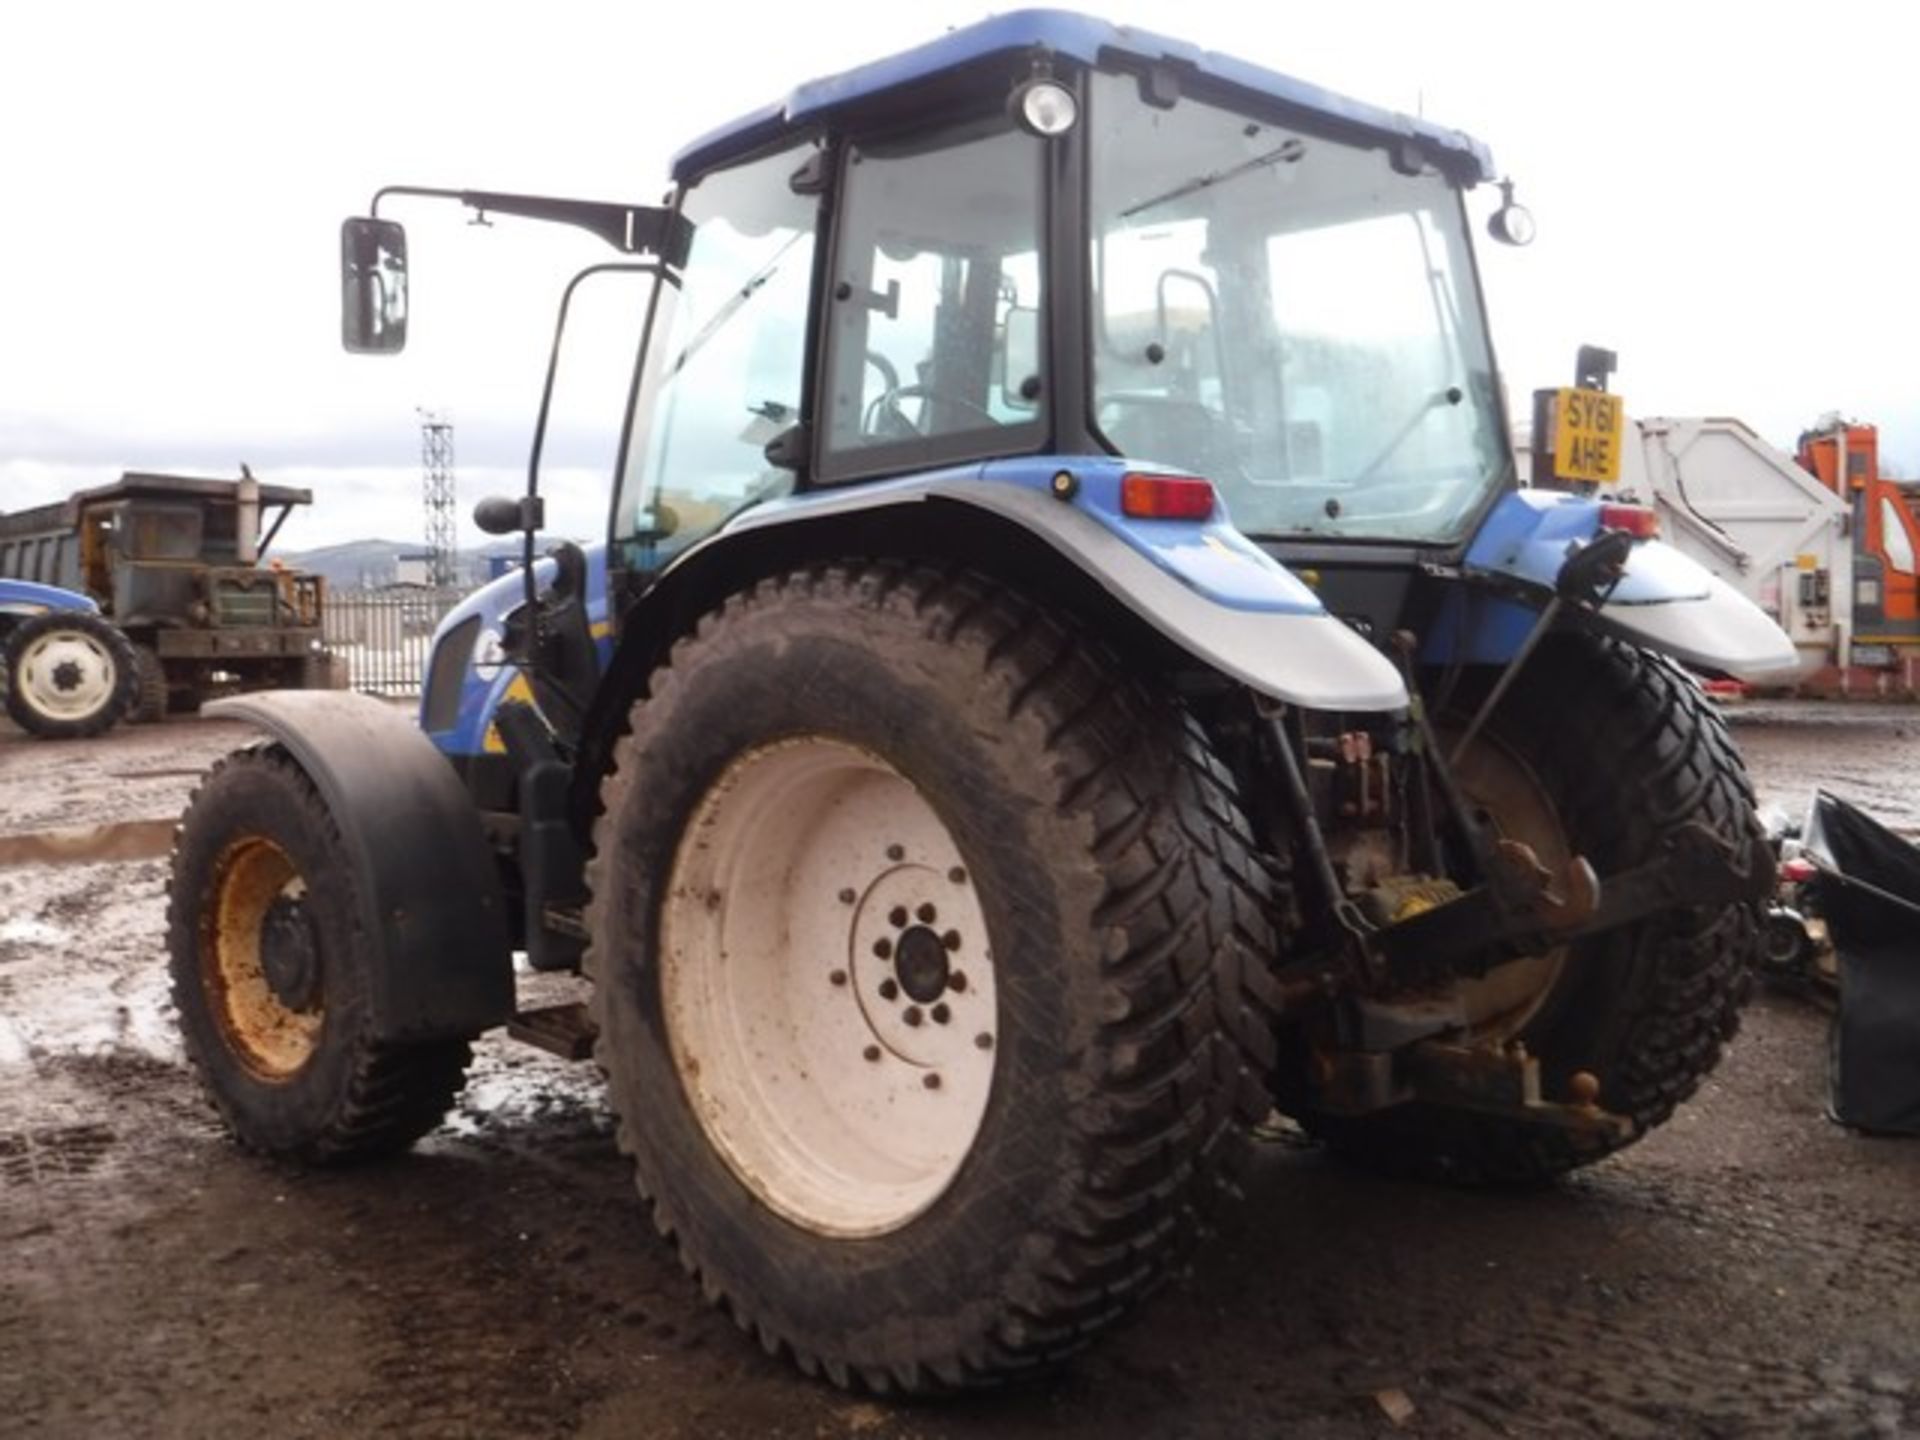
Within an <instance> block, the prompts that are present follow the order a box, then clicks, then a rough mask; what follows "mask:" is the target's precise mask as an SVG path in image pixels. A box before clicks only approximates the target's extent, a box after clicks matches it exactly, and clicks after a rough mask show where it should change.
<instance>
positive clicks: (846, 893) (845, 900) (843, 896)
mask: <svg viewBox="0 0 1920 1440" xmlns="http://www.w3.org/2000/svg"><path fill="white" fill-rule="evenodd" d="M857 898H858V897H857V896H856V895H855V894H854V893H853V890H852V888H851V887H849V888H847V889H845V890H842V891H841V892H840V903H841V904H842V905H851V904H852V903H853V902H854V901H855V900H856V899H857Z"/></svg>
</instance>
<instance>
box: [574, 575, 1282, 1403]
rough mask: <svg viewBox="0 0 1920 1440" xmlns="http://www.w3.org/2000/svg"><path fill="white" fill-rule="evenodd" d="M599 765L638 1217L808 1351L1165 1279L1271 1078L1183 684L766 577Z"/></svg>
mask: <svg viewBox="0 0 1920 1440" xmlns="http://www.w3.org/2000/svg"><path fill="white" fill-rule="evenodd" d="M631 725H632V729H631V733H630V734H629V735H628V736H627V737H626V738H624V739H623V740H622V741H621V742H620V744H619V746H618V747H617V750H616V753H615V770H614V773H613V774H612V775H611V777H610V778H609V780H608V781H607V783H606V785H605V786H604V789H603V794H602V799H603V801H604V810H603V813H602V815H601V817H600V819H599V821H598V823H597V825H596V828H595V837H594V838H595V845H596V858H595V859H594V861H593V863H592V866H591V869H590V880H591V888H592V891H593V899H592V903H591V906H590V909H589V912H588V927H589V930H590V933H591V936H592V939H591V942H590V949H589V954H588V961H587V963H588V967H589V970H590V972H591V973H592V974H593V976H594V979H595V982H596V983H595V987H594V988H595V996H594V1001H593V1005H594V1009H595V1012H596V1018H597V1020H598V1023H599V1032H600V1038H599V1048H598V1054H599V1059H600V1062H601V1064H602V1065H603V1067H604V1068H605V1069H606V1071H607V1074H608V1077H609V1081H610V1091H611V1098H612V1102H613V1106H614V1109H615V1112H616V1114H617V1115H618V1117H619V1122H620V1124H619V1137H620V1144H621V1146H622V1148H623V1149H624V1150H626V1151H627V1152H628V1153H629V1154H631V1156H632V1157H633V1160H634V1165H635V1171H636V1175H637V1180H638V1185H639V1188H640V1191H641V1193H642V1194H643V1195H644V1196H645V1197H646V1198H647V1199H648V1200H650V1201H651V1204H652V1207H653V1215H654V1220H655V1223H656V1224H657V1225H658V1227H659V1228H660V1230H661V1231H662V1233H664V1234H666V1235H667V1236H669V1237H671V1238H672V1240H673V1241H674V1243H675V1244H676V1245H677V1247H678V1248H679V1252H680V1256H681V1259H682V1261H683V1263H684V1264H685V1265H686V1267H687V1268H688V1270H689V1271H691V1272H692V1273H694V1274H696V1275H697V1276H698V1277H699V1278H700V1280H701V1283H702V1285H703V1286H704V1288H705V1290H706V1293H707V1294H708V1296H709V1297H710V1298H712V1299H714V1300H716V1301H718V1302H720V1303H722V1304H724V1305H725V1306H726V1307H727V1308H728V1309H729V1310H730V1311H731V1312H732V1314H733V1316H734V1318H735V1319H736V1321H737V1322H738V1323H739V1324H740V1325H741V1327H742V1328H743V1329H748V1330H750V1331H752V1332H754V1333H755V1334H757V1336H758V1338H759V1339H760V1341H761V1343H762V1344H763V1345H764V1346H765V1348H766V1349H767V1350H768V1351H769V1352H770V1353H773V1352H778V1351H780V1350H786V1351H789V1352H791V1353H792V1355H793V1356H794V1357H795V1359H796V1360H797V1361H798V1363H799V1364H800V1366H801V1367H802V1368H803V1369H804V1370H806V1371H807V1372H808V1373H809V1374H814V1373H820V1372H824V1373H825V1374H826V1375H827V1376H829V1377H830V1378H831V1379H832V1380H833V1381H834V1382H835V1383H837V1384H840V1385H858V1386H863V1387H865V1388H868V1389H871V1390H873V1391H877V1392H889V1391H903V1392H921V1391H929V1390H940V1389H951V1388H956V1387H960V1386H968V1385H977V1384H984V1383H991V1382H994V1381H998V1380H1002V1379H1005V1378H1007V1377H1009V1376H1014V1375H1019V1374H1023V1373H1030V1372H1033V1371H1035V1370H1036V1369H1038V1368H1039V1367H1041V1366H1044V1365H1045V1364H1047V1363H1048V1362H1051V1361H1054V1360H1057V1359H1059V1358H1060V1357H1062V1356H1065V1355H1066V1354H1068V1353H1069V1352H1071V1351H1073V1350H1075V1349H1077V1348H1079V1347H1080V1346H1081V1345H1082V1344H1083V1343H1084V1342H1085V1341H1086V1340H1087V1339H1088V1337H1089V1336H1091V1335H1092V1334H1093V1333H1094V1332H1095V1331H1096V1330H1098V1329H1100V1328H1101V1327H1102V1326H1104V1325H1106V1324H1107V1323H1108V1322H1110V1321H1111V1320H1113V1319H1115V1318H1117V1316H1118V1315H1119V1314H1120V1313H1121V1312H1122V1311H1124V1310H1126V1309H1127V1308H1128V1307H1129V1306H1130V1304H1131V1303H1132V1301H1133V1300H1134V1298H1135V1297H1137V1296H1139V1295H1140V1294H1142V1293H1143V1292H1145V1291H1146V1290H1148V1289H1150V1288H1151V1287H1152V1286H1153V1284H1154V1283H1155V1282H1157V1281H1159V1280H1161V1279H1163V1278H1164V1277H1165V1276H1166V1275H1167V1273H1168V1271H1169V1269H1170V1267H1171V1265H1172V1264H1173V1263H1174V1260H1175V1257H1176V1256H1177V1255H1178V1254H1179V1253H1180V1252H1181V1250H1182V1249H1183V1247H1184V1243H1185V1242H1186V1241H1187V1240H1189V1239H1190V1238H1191V1237H1192V1236H1193V1235H1194V1233H1195V1231H1196V1229H1197V1227H1198V1226H1199V1224H1200V1218H1201V1216H1202V1215H1204V1214H1205V1212H1206V1211H1207V1210H1208V1209H1209V1207H1210V1206H1211V1205H1212V1203H1213V1202H1214V1200H1215V1199H1216V1198H1217V1196H1218V1193H1219V1192H1220V1191H1221V1190H1222V1188H1223V1182H1224V1180H1225V1179H1226V1177H1227V1175H1228V1173H1229V1171H1230V1169H1231V1166H1232V1164H1233V1162H1234V1160H1235V1157H1236V1156H1237V1155H1238V1153H1239V1150H1240V1146H1239V1144H1238V1141H1239V1138H1240V1133H1241V1131H1242V1130H1243V1128H1244V1127H1245V1126H1246V1125H1247V1124H1249V1123H1250V1122H1251V1121H1253V1120H1255V1119H1257V1118H1259V1116H1260V1115H1261V1114H1262V1113H1263V1112H1264V1110H1265V1107H1266V1100H1265V1092H1264V1088H1263V1086H1262V1085H1261V1083H1260V1076H1261V1075H1262V1074H1263V1073H1264V1069H1265V1067H1266V1065H1267V1064H1268V1059H1269V1050H1270V1036H1269V1032H1268V1029H1267V1026H1266V1023H1265V1022H1264V1020H1263V1019H1262V1018H1261V1016H1260V1013H1259V1012H1260V994H1259V992H1260V989H1261V984H1262V982H1261V980H1260V978H1259V975H1260V971H1259V966H1260V960H1259V957H1260V956H1263V955H1264V954H1266V953H1268V948H1269V944H1270V937H1269V935H1268V933H1267V928H1266V921H1265V919H1264V918H1263V917H1264V916H1265V915H1266V913H1267V905H1266V897H1265V888H1266V881H1265V880H1264V879H1263V878H1262V875H1263V872H1262V871H1261V870H1260V869H1259V868H1258V867H1257V866H1256V865H1255V864H1254V863H1253V861H1252V858H1251V855H1250V844H1251V842H1250V840H1249V836H1248V831H1247V826H1246V822H1245V820H1244V818H1243V817H1242V815H1241V812H1240V808H1239V805H1238V802H1237V799H1236V797H1235V794H1234V790H1233V786H1232V781H1231V779H1230V778H1229V776H1228V774H1227V772H1226V770H1225V769H1224V767H1223V766H1222V765H1221V764H1220V763H1219V762H1218V761H1217V760H1216V759H1215V758H1214V756H1213V754H1212V753H1211V751H1210V750H1209V748H1208V745H1207V741H1206V739H1205V738H1204V736H1203V735H1202V733H1201V732H1200V730H1199V729H1198V727H1197V726H1196V725H1195V723H1194V722H1193V720H1192V719H1191V718H1190V717H1189V716H1188V715H1187V714H1186V713H1185V712H1184V710H1183V708H1182V707H1181V706H1180V705H1179V704H1178V703H1177V702H1175V701H1174V700H1173V699H1171V698H1170V697H1169V696H1167V695H1165V694H1163V693H1160V692H1159V691H1157V690H1155V689H1153V688H1150V687H1148V686H1146V685H1143V684H1141V683H1139V682H1138V681H1135V680H1133V679H1130V678H1129V677H1128V676H1127V675H1126V674H1125V673H1124V672H1123V671H1122V670H1121V668H1120V667H1119V665H1118V664H1117V662H1116V661H1115V660H1114V659H1113V657H1111V656H1109V655H1107V654H1105V653H1104V652H1103V651H1102V650H1101V648H1100V647H1099V646H1098V645H1097V644H1096V643H1095V642H1094V641H1093V640H1092V639H1091V638H1090V637H1089V636H1088V635H1087V634H1085V633H1083V632H1082V631H1080V630H1078V629H1077V628H1075V627H1073V626H1072V625H1070V624H1069V623H1067V622H1066V621H1065V620H1064V619H1063V618H1062V617H1061V616H1060V615H1059V614H1058V613H1057V612H1054V611H1050V610H1047V609H1043V608H1042V607H1039V606H1036V605H1033V604H1031V603H1029V602H1027V601H1025V600H1023V599H1022V598H1020V597H1019V596H1017V595H1015V594H1012V593H1010V592H1009V591H1008V590H1006V589H1005V588H1004V587H1002V586H1000V585H999V584H997V583H995V582H993V581H990V580H987V579H985V578H982V577H980V576H977V575H972V574H966V573H960V574H937V573H934V572H932V571H929V570H925V569H915V568H908V567H905V566H899V565H891V564H885V565H883V564H873V565H866V566H846V567H822V568H819V569H813V570H808V571H805V572H799V573H794V574H790V575H787V576H785V577H783V578H781V579H778V580H772V581H766V582H763V583H761V584H759V585H758V586H756V587H755V588H754V589H752V590H751V591H749V592H746V593H743V594H740V595H737V596H735V597H733V598H732V599H730V600H728V601H727V602H726V603H725V604H724V605H722V606H721V607H720V608H719V609H717V610H715V611H713V612H712V613H710V614H708V615H707V616H706V617H705V618H703V619H702V620H701V621H700V622H699V625H698V628H697V629H696V630H695V631H694V633H693V634H691V635H690V636H688V637H687V638H685V639H683V640H682V641H680V643H679V644H677V645H676V646H675V647H674V650H673V653H672V656H671V658H670V661H669V663H667V664H665V665H663V666H662V667H661V668H660V669H659V670H658V671H656V672H655V674H654V675H653V676H652V677H651V680H650V682H649V693H648V694H647V695H646V697H645V698H644V699H643V700H642V701H640V702H639V703H638V704H637V705H636V706H635V707H634V709H633V711H632V714H631Z"/></svg>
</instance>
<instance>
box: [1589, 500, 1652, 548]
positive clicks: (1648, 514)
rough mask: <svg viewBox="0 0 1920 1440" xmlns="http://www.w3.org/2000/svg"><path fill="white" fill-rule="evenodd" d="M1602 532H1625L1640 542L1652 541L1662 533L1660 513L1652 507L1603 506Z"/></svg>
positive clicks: (1601, 517)
mask: <svg viewBox="0 0 1920 1440" xmlns="http://www.w3.org/2000/svg"><path fill="white" fill-rule="evenodd" d="M1600 528H1601V529H1602V530H1624V531H1626V532H1627V533H1628V534H1629V535H1632V536H1633V537H1635V538H1636V539H1639V540H1651V539H1653V538H1654V536H1656V535H1658V534H1659V533H1660V512H1659V511H1657V510H1655V509H1654V508H1653V507H1652V506H1651V505H1602V506H1601V507H1600Z"/></svg>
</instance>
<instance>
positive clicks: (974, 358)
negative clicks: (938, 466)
mask: <svg viewBox="0 0 1920 1440" xmlns="http://www.w3.org/2000/svg"><path fill="white" fill-rule="evenodd" d="M1041 145H1042V142H1041V141H1039V140H1037V139H1035V138H1034V137H1032V136H1030V135H1027V134H1025V133H1024V132H1021V131H1019V130H1016V129H1014V128H1013V127H1012V126H1011V125H1010V124H1008V123H1006V122H1005V121H1003V120H1001V119H999V118H996V119H994V120H993V121H991V122H986V123H980V124H972V125H967V126H962V127H956V128H950V129H947V130H943V131H940V132H938V133H936V134H933V135H929V136H923V137H920V138H919V139H917V140H915V141H913V142H911V143H907V144H899V143H893V142H889V143H888V144H886V145H876V146H860V145H854V146H850V147H849V151H848V155H847V161H846V170H845V178H844V183H843V196H842V202H841V207H842V208H841V217H842V218H841V240H840V247H839V253H838V255H837V256H836V258H835V264H834V271H833V283H832V286H831V294H830V298H829V300H828V302H827V304H828V306H829V312H828V335H829V347H830V353H829V361H828V376H829V384H828V388H827V403H826V406H825V422H824V423H825V426H826V450H827V455H828V461H827V469H828V471H829V474H851V473H869V472H870V471H872V470H874V469H878V468H883V467H884V466H887V465H893V464H898V465H902V466H910V465H913V464H915V463H930V462H938V461H941V460H950V459H957V458H961V457H963V456H971V455H983V454H993V453H1006V452H1007V451H1009V450H1011V449H1017V448H1022V447H1024V446H1026V445H1028V444H1030V443H1032V441H1033V439H1034V438H1035V437H1036V434H1037V430H1038V427H1039V423H1040V413H1041V411H1040V403H1039V400H1040V392H1041V383H1042V377H1041V374H1040V370H1041V362H1040V355H1041V351H1040V338H1039V337H1040V328H1039V324H1038V320H1039V316H1040V315H1041V314H1042V313H1044V307H1043V303H1042V296H1041V292H1040V217H1041V203H1040V186H1041V168H1040V157H1041V153H1042V151H1041Z"/></svg>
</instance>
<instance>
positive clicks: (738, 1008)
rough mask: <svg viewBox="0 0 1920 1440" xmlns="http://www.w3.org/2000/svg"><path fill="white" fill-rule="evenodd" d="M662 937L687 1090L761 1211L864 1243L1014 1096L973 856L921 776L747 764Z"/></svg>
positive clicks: (955, 1161)
mask: <svg viewBox="0 0 1920 1440" xmlns="http://www.w3.org/2000/svg"><path fill="white" fill-rule="evenodd" d="M661 942H662V943H661V967H660V984H661V998H662V1004H663V1007H664V1011H665V1017H666V1026H667V1036H668V1042H669V1047H670V1049H671V1051H672V1054H673V1062H674V1065H675V1068H676V1069H677V1071H678V1073H679V1077H680V1083H681V1086H682V1088H683V1089H684V1091H685V1093H686V1096H687V1100H688V1102H689V1104H690V1105H691V1107H692V1109H693V1113H694V1115H695V1116H696V1118H697V1119H698V1121H699V1123H700V1125H701V1127H702V1129H703V1130H704V1131H705V1132H706V1135H707V1138H708V1140H709V1141H710V1142H711V1143H712V1144H713V1146H714V1148H715V1150H716V1151H717V1152H718V1153H719V1154H720V1155H721V1156H722V1157H723V1158H724V1160H725V1161H726V1163H727V1165H728V1167H729V1168H730V1169H731V1170H732V1171H733V1173H734V1174H735V1175H736V1176H737V1177H738V1178H739V1180H740V1181H741V1183H742V1184H744V1185H745V1186H746V1187H747V1188H748V1189H749V1190H751V1191H752V1192H753V1193H754V1194H755V1195H756V1196H758V1197H759V1198H760V1200H761V1201H763V1202H764V1203H765V1204H766V1205H767V1206H768V1207H769V1208H771V1209H772V1210H774V1211H775V1212H776V1213H778V1214H779V1215H781V1216H783V1217H784V1218H786V1219H787V1220H790V1221H792V1222H793V1223H794V1224H796V1225H799V1226H802V1227H804V1228H806V1229H808V1230H810V1231H813V1232H815V1233H816V1234H822V1235H830V1236H840V1237H849V1238H851V1237H859V1236H868V1235H879V1234H884V1233H886V1232H887V1231H890V1230H896V1229H898V1228H899V1227H901V1226H903V1225H905V1224H906V1223H907V1222H908V1221H910V1220H912V1219H913V1218H914V1217H915V1216H917V1215H919V1214H921V1213H922V1212H923V1211H925V1210H926V1209H927V1207H928V1206H930V1205H932V1204H933V1203H934V1201H935V1200H937V1199H939V1197H940V1196H941V1195H942V1194H943V1193H945V1191H946V1189H947V1187H948V1186H949V1185H951V1184H952V1183H953V1179H954V1176H955V1175H957V1174H958V1173H959V1171H960V1168H961V1166H962V1165H963V1164H964V1163H965V1161H966V1158H967V1155H968V1153H969V1152H970V1151H971V1150H972V1148H973V1143H974V1140H975V1139H976V1137H977V1136H978V1135H979V1132H980V1124H981V1120H982V1117H983V1116H984V1115H985V1113H986V1107H987V1096H988V1093H989V1091H990V1090H991V1089H992V1085H993V1071H994V1056H995V1054H996V1048H995V1047H996V1045H997V1043H998V1010H997V1007H996V1003H995V983H994V973H993V956H992V952H991V950H990V948H989V946H988V943H987V926H986V917H985V915H984V914H983V913H982V911H981V908H980V902H979V898H978V896H977V894H976V892H975V890H974V885H973V877H972V876H971V874H970V873H969V872H968V871H967V869H966V866H965V863H964V862H963V861H962V859H961V856H960V852H959V848H958V846H957V845H956V844H955V843H954V840H953V837H952V836H951V835H950V834H949V833H948V831H947V828H946V826H945V824H943V823H942V822H941V820H940V817H939V816H938V815H937V814H935V813H934V810H933V807H932V806H931V805H929V804H928V803H927V801H926V800H925V798H924V797H922V796H921V794H920V793H919V792H918V791H917V790H915V789H914V788H913V786H912V785H911V784H910V783H909V782H908V781H907V780H906V779H905V778H904V777H902V776H901V775H900V774H899V773H898V772H897V771H895V770H894V769H893V768H892V767H891V766H889V765H888V764H887V763H886V762H885V761H883V760H881V759H880V758H879V757H878V756H876V755H873V754H871V753H869V752H867V751H865V750H861V749H858V748H856V747H854V746H852V745H847V744H844V743H842V742H840V741H836V740H827V739H822V738H818V737H809V738H804V739H795V740H785V741H780V742H777V743H775V744H772V745H768V746H765V747H763V748H761V749H757V750H753V751H751V752H749V753H748V754H746V755H744V756H742V757H740V758H739V759H738V760H736V761H735V762H734V763H733V764H732V765H731V766H729V767H728V769H727V771H726V772H725V773H724V774H723V775H722V776H721V777H720V779H719V780H718V781H717V782H716V783H715V784H714V786H713V787H712V789H710V790H709V791H708V792H707V794H706V796H705V797H704V798H703V799H702V801H701V803H700V805H699V807H698V809H697V810H696V811H695V813H694V815H693V818H692V821H691V823H690V824H689V825H688V827H687V830H686V832H685V835H684V837H683V838H682V841H681V844H680V848H679V851H678V853H677V854H676V856H675V857H674V866H673V876H672V881H671V883H670V885H669V886H668V891H667V898H666V901H665V903H664V905H663V907H662V915H661Z"/></svg>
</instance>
